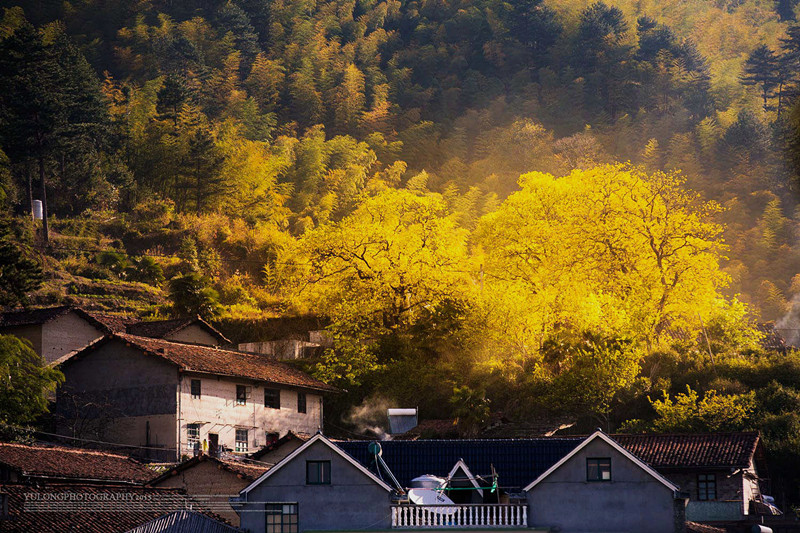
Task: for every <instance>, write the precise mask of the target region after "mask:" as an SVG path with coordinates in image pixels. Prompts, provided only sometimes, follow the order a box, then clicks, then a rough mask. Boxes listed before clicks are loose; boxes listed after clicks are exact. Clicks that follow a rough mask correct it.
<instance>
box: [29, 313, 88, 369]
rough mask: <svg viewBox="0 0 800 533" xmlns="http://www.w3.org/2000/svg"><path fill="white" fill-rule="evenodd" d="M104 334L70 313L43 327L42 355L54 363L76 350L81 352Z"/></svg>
mask: <svg viewBox="0 0 800 533" xmlns="http://www.w3.org/2000/svg"><path fill="white" fill-rule="evenodd" d="M102 336H103V332H102V331H100V330H99V329H97V328H96V327H94V326H93V325H92V324H90V323H89V322H87V321H86V320H84V319H83V318H81V317H79V316H78V315H77V314H76V313H75V312H74V311H70V312H69V313H66V314H65V315H62V316H60V317H58V318H56V319H55V320H52V321H50V322H47V323H45V324H43V325H42V345H41V350H42V351H41V352H40V353H41V355H42V357H44V358H45V360H47V362H48V363H49V362H52V361H55V360H56V359H58V358H59V357H61V356H63V355H66V354H68V353H69V352H72V351H74V350H80V349H81V348H84V347H85V346H86V345H88V344H89V343H90V342H92V341H93V340H95V339H98V338H100V337H102Z"/></svg>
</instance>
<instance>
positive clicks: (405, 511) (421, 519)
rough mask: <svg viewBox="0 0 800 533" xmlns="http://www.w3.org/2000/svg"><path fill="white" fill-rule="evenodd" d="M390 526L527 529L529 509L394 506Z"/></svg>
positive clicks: (500, 506)
mask: <svg viewBox="0 0 800 533" xmlns="http://www.w3.org/2000/svg"><path fill="white" fill-rule="evenodd" d="M392 527H393V528H448V527H457V528H469V527H474V528H480V527H528V506H527V505H525V504H521V505H507V504H477V505H475V504H466V505H459V504H455V505H414V504H403V505H393V506H392Z"/></svg>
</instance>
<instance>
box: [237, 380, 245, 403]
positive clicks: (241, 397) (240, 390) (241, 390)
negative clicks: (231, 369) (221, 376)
mask: <svg viewBox="0 0 800 533" xmlns="http://www.w3.org/2000/svg"><path fill="white" fill-rule="evenodd" d="M236 405H247V387H245V386H244V385H236Z"/></svg>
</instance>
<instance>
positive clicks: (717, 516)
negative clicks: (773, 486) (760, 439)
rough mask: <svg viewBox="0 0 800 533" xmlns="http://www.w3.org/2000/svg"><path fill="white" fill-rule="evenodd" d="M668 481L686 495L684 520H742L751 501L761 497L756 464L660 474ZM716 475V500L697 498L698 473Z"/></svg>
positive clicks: (748, 509) (747, 511)
mask: <svg viewBox="0 0 800 533" xmlns="http://www.w3.org/2000/svg"><path fill="white" fill-rule="evenodd" d="M663 474H664V476H665V477H667V478H668V479H669V480H670V481H672V482H673V483H675V484H676V485H678V486H679V487H680V488H681V491H684V492H687V493H688V494H689V499H690V501H689V505H688V506H687V507H686V519H687V520H693V521H708V520H742V519H743V518H744V517H745V515H747V514H748V513H749V511H750V501H751V500H757V499H759V498H760V497H761V491H760V489H759V486H758V480H757V477H758V475H757V472H756V468H755V465H754V464H753V463H752V461H751V463H750V466H749V467H748V468H747V469H746V470H744V471H742V470H737V471H735V472H731V471H730V470H725V469H716V470H714V469H712V470H701V469H698V470H691V471H689V472H672V471H667V472H664V473H663ZM698 474H715V475H716V479H717V499H716V500H714V501H698V500H697V475H698Z"/></svg>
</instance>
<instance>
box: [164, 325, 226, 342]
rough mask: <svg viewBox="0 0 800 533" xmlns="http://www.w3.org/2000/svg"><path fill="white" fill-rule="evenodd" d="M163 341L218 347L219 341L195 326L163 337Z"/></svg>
mask: <svg viewBox="0 0 800 533" xmlns="http://www.w3.org/2000/svg"><path fill="white" fill-rule="evenodd" d="M164 340H168V341H173V342H184V343H187V344H202V345H203V346H219V345H220V342H219V340H218V339H217V338H216V337H215V336H214V335H212V334H211V333H209V332H207V331H206V330H204V329H203V328H201V327H200V326H198V325H197V324H192V325H190V326H186V327H185V328H183V329H182V330H180V331H177V332H175V333H173V334H171V335H168V336H166V337H164Z"/></svg>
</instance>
